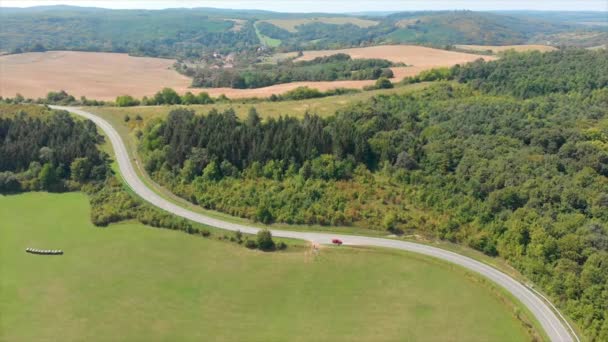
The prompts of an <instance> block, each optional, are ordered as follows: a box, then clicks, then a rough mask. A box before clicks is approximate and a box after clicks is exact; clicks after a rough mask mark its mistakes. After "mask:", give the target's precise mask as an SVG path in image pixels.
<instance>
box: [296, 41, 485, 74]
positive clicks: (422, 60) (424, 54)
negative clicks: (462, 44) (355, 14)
mask: <svg viewBox="0 0 608 342" xmlns="http://www.w3.org/2000/svg"><path fill="white" fill-rule="evenodd" d="M337 53H345V54H348V55H350V56H351V57H352V58H383V59H387V60H389V61H391V62H396V63H397V62H402V63H405V64H407V65H413V66H415V67H419V68H426V69H429V68H433V67H440V66H452V65H455V64H459V63H467V62H472V61H474V60H476V59H478V58H483V59H485V60H492V59H494V58H493V57H488V56H483V55H477V54H472V53H464V52H456V51H447V50H440V49H432V48H427V47H423V46H415V45H379V46H370V47H364V48H352V49H340V50H320V51H304V55H303V56H302V57H300V58H298V59H297V60H298V61H309V60H312V59H315V58H317V57H322V56H329V55H334V54H337Z"/></svg>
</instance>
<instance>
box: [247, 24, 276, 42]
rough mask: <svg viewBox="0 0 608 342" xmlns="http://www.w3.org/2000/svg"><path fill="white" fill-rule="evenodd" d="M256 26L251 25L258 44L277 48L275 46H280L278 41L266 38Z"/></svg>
mask: <svg viewBox="0 0 608 342" xmlns="http://www.w3.org/2000/svg"><path fill="white" fill-rule="evenodd" d="M256 24H257V23H255V24H253V27H254V28H255V34H256V35H257V36H258V39H259V40H260V43H262V44H263V45H266V46H269V47H277V46H279V45H281V40H280V39H275V38H271V37H268V36H266V35H264V34H262V33H261V32H260V30H259V29H258V26H257V25H256Z"/></svg>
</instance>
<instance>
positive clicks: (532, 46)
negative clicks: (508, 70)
mask: <svg viewBox="0 0 608 342" xmlns="http://www.w3.org/2000/svg"><path fill="white" fill-rule="evenodd" d="M456 48H457V49H462V50H470V51H491V52H492V53H499V52H503V51H508V50H515V51H517V52H525V51H540V52H549V51H553V50H557V48H555V47H553V46H549V45H537V44H527V45H504V46H497V45H456Z"/></svg>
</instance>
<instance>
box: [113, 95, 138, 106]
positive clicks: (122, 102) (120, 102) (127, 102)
mask: <svg viewBox="0 0 608 342" xmlns="http://www.w3.org/2000/svg"><path fill="white" fill-rule="evenodd" d="M116 105H117V106H118V107H130V106H138V105H139V100H137V99H134V98H133V97H132V96H129V95H122V96H118V97H116Z"/></svg>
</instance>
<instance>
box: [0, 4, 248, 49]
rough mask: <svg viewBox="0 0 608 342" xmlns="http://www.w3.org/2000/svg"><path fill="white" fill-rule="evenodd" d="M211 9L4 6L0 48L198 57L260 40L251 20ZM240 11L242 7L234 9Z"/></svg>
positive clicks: (1, 13) (246, 45)
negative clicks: (223, 14) (236, 20)
mask: <svg viewBox="0 0 608 342" xmlns="http://www.w3.org/2000/svg"><path fill="white" fill-rule="evenodd" d="M222 13H223V12H219V13H214V12H213V11H212V10H208V11H207V10H188V9H181V10H179V9H175V10H163V11H148V10H107V9H100V8H95V9H92V8H79V7H69V6H58V7H53V6H50V7H43V8H33V9H30V10H28V9H21V10H17V9H2V10H0V20H1V21H2V30H0V50H4V51H7V52H28V51H34V52H39V51H45V50H78V51H104V52H127V53H129V54H132V55H137V56H154V57H181V58H186V59H193V58H200V57H202V56H204V55H206V54H209V53H213V52H216V51H219V52H222V53H228V52H238V51H242V50H246V49H251V48H253V47H254V46H258V45H259V41H258V38H257V36H256V33H255V30H254V28H253V22H252V21H247V20H245V19H240V20H243V22H242V23H239V24H237V22H235V21H232V20H226V19H231V18H233V17H223V16H222ZM235 15H236V16H237V18H238V17H240V16H239V13H236V14H235Z"/></svg>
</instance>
